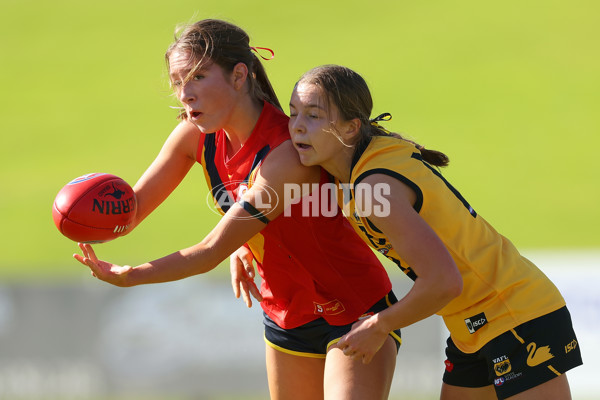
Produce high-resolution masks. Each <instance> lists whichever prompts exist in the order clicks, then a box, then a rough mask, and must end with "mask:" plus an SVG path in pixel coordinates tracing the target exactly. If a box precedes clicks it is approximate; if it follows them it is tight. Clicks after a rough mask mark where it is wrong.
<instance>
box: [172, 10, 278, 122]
mask: <svg viewBox="0 0 600 400" xmlns="http://www.w3.org/2000/svg"><path fill="white" fill-rule="evenodd" d="M176 50H180V51H185V52H189V54H190V62H192V63H194V64H196V67H200V66H201V65H204V64H206V63H207V62H214V63H215V64H217V65H219V66H220V67H221V68H223V70H224V71H226V72H231V71H233V68H234V67H235V66H236V65H237V64H238V63H240V62H241V63H244V64H246V66H247V67H248V72H249V73H248V84H249V92H250V95H251V96H253V97H254V98H255V99H257V100H261V101H262V100H265V101H267V102H269V103H271V104H273V105H274V106H275V107H277V108H279V109H280V110H281V105H280V104H279V100H278V99H277V95H276V94H275V91H274V90H273V86H272V85H271V82H270V81H269V78H268V77H267V73H266V71H265V69H264V67H263V65H262V63H261V62H260V60H259V59H258V58H257V56H256V54H255V53H254V52H253V51H252V49H251V48H250V37H249V36H248V34H247V33H246V32H245V31H244V30H243V29H241V28H240V27H238V26H236V25H234V24H231V23H229V22H226V21H222V20H218V19H204V20H201V21H198V22H196V23H194V24H191V25H188V26H184V27H181V28H178V29H176V30H175V41H174V42H173V43H172V44H171V45H170V46H169V48H168V49H167V52H166V53H165V60H166V63H167V69H169V67H170V66H169V57H170V56H171V54H172V53H173V52H174V51H176ZM194 69H196V68H194ZM180 118H185V113H183V115H180Z"/></svg>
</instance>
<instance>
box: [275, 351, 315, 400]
mask: <svg viewBox="0 0 600 400" xmlns="http://www.w3.org/2000/svg"><path fill="white" fill-rule="evenodd" d="M266 349H267V350H266V360H267V377H268V380H269V392H270V394H271V399H272V400H304V399H306V400H319V399H323V375H324V370H325V359H324V358H310V357H302V356H295V355H293V354H288V353H284V352H282V351H279V350H275V349H274V348H272V347H271V346H268V345H267V346H266Z"/></svg>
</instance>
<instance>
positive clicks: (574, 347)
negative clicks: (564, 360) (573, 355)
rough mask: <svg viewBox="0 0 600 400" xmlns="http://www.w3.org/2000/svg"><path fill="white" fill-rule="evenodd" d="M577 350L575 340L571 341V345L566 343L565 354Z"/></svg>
mask: <svg viewBox="0 0 600 400" xmlns="http://www.w3.org/2000/svg"><path fill="white" fill-rule="evenodd" d="M576 348H577V340H575V339H573V341H572V342H571V343H567V345H566V346H565V354H567V353H569V352H571V351H573V350H575V349H576Z"/></svg>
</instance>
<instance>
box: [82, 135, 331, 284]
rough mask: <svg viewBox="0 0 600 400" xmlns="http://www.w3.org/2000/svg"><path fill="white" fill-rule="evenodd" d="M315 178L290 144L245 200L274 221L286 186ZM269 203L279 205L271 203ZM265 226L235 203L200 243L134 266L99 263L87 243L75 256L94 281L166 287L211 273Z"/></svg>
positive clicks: (267, 167) (263, 170) (268, 165)
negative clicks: (182, 280) (94, 278)
mask: <svg viewBox="0 0 600 400" xmlns="http://www.w3.org/2000/svg"><path fill="white" fill-rule="evenodd" d="M282 171H285V173H282ZM319 176H320V169H319V168H318V167H315V168H307V167H304V166H303V165H302V164H300V161H299V159H298V154H297V153H296V151H295V150H294V149H293V148H292V147H291V143H290V142H289V141H288V142H286V143H284V144H282V145H280V146H279V147H277V148H276V149H274V150H273V151H272V154H270V155H269V157H268V158H267V160H265V163H264V164H263V166H262V167H261V170H260V173H259V174H258V176H257V178H256V181H255V183H254V185H253V186H252V187H250V188H249V189H248V191H246V193H245V194H244V196H243V200H244V201H246V202H248V203H249V204H250V205H251V206H252V207H254V208H256V209H257V210H258V211H259V212H261V213H262V214H264V215H268V217H269V219H271V220H272V219H275V218H277V217H278V216H279V215H280V214H281V213H282V212H283V210H284V209H285V204H284V201H283V199H284V198H285V190H286V189H285V188H286V184H287V183H296V184H298V183H305V182H315V181H316V182H318V179H319ZM269 199H279V201H270V202H269ZM265 226H266V225H265V222H264V221H263V220H261V219H259V218H253V217H251V215H250V214H249V212H248V210H247V209H246V208H244V207H243V206H242V205H240V203H239V202H238V203H235V204H233V205H232V206H231V207H230V209H229V210H228V211H227V212H226V213H225V215H224V216H223V217H222V218H221V220H220V221H219V223H218V224H217V225H216V226H215V227H214V228H213V229H212V230H211V231H210V232H209V233H208V235H207V236H206V237H205V238H204V239H202V241H200V242H199V243H197V244H195V245H193V246H190V247H188V248H185V249H182V250H180V251H177V252H175V253H172V254H169V255H167V256H165V257H162V258H159V259H157V260H154V261H150V262H147V263H144V264H141V265H138V266H136V267H129V266H119V265H116V264H112V263H109V262H106V261H102V260H100V259H98V257H96V255H95V254H94V251H93V249H92V247H91V246H90V245H89V244H82V245H80V247H81V250H82V254H75V255H74V257H75V259H77V260H78V261H79V262H81V263H82V264H85V265H87V266H88V267H89V268H90V269H91V271H92V273H93V274H94V276H96V277H97V278H98V279H101V280H104V281H106V282H109V283H111V284H113V285H116V286H125V287H126V286H135V285H140V284H149V283H160V282H169V281H174V280H179V279H183V278H187V277H189V276H192V275H197V274H202V273H205V272H208V271H210V270H212V269H213V268H215V267H216V266H217V265H219V263H220V262H221V261H223V260H224V259H226V258H227V257H228V256H229V255H230V254H231V253H233V252H234V251H235V250H237V249H238V248H239V247H240V246H242V245H243V244H244V243H246V242H247V241H248V240H250V239H251V238H252V237H253V236H255V235H256V234H257V233H259V232H260V231H261V230H262V229H263V228H264V227H265Z"/></svg>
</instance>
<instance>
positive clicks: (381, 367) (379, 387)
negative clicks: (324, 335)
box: [324, 337, 397, 400]
mask: <svg viewBox="0 0 600 400" xmlns="http://www.w3.org/2000/svg"><path fill="white" fill-rule="evenodd" d="M396 356H397V352H396V344H395V342H394V339H392V338H391V337H388V338H387V340H386V342H385V343H384V345H383V346H382V347H381V349H380V350H379V351H378V352H377V354H376V355H375V357H373V360H372V361H371V362H370V363H369V364H363V363H362V362H361V361H354V360H353V359H352V358H350V357H347V356H345V355H344V353H343V352H342V351H341V350H340V349H338V348H337V347H333V348H331V349H330V350H329V351H328V352H327V359H326V361H325V389H324V390H325V399H328V400H351V399H356V400H371V399H372V400H380V399H381V400H383V399H387V398H388V396H389V393H390V387H391V385H392V378H393V377H394V369H395V368H396Z"/></svg>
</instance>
